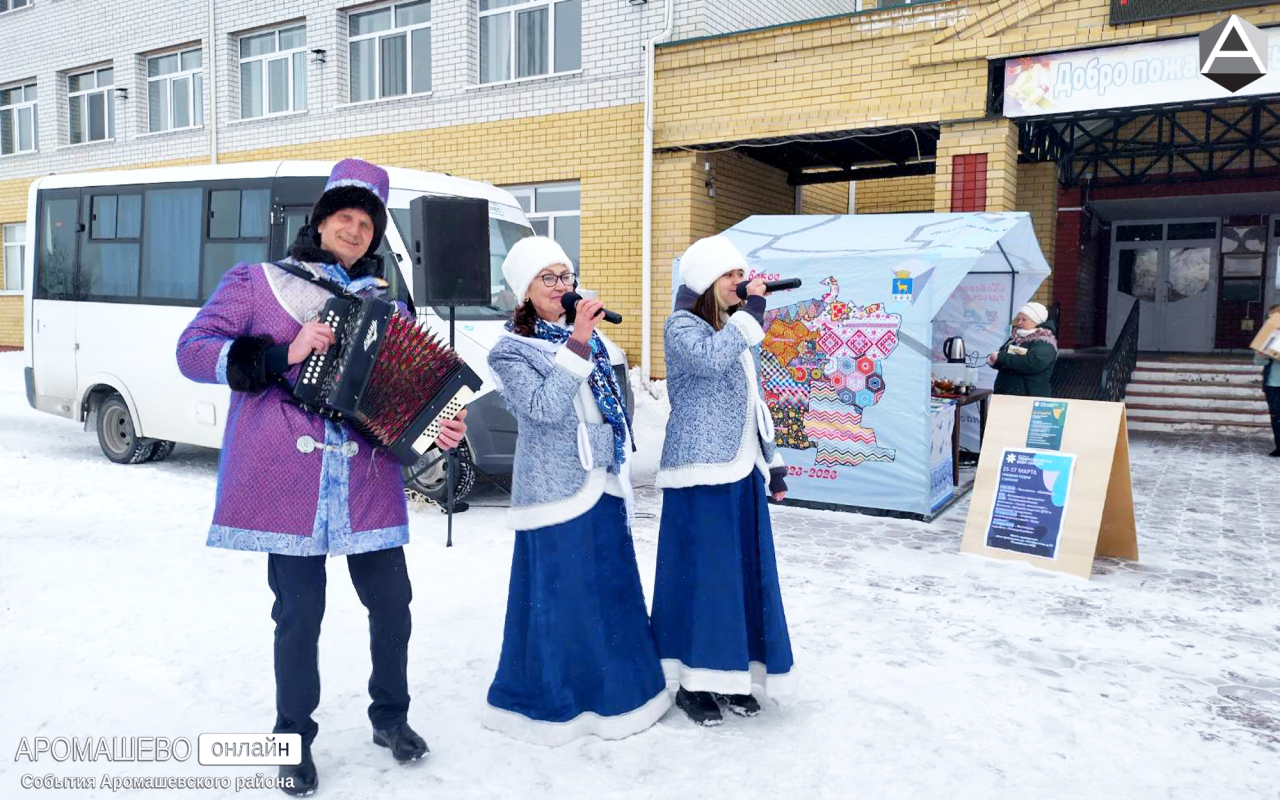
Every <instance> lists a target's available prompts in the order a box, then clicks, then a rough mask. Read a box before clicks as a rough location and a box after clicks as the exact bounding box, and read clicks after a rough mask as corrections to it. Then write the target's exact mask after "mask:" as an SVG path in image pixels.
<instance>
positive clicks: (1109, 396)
mask: <svg viewBox="0 0 1280 800" xmlns="http://www.w3.org/2000/svg"><path fill="white" fill-rule="evenodd" d="M1141 307H1142V301H1141V300H1138V299H1137V298H1134V301H1133V308H1132V309H1131V310H1130V311H1129V317H1128V319H1126V320H1125V321H1124V327H1123V328H1121V329H1120V336H1119V337H1118V338H1117V339H1116V343H1115V345H1114V346H1112V348H1111V352H1110V353H1108V354H1107V364H1106V366H1105V367H1103V368H1102V382H1101V385H1100V386H1099V387H1098V393H1099V395H1100V396H1099V397H1098V399H1099V400H1105V401H1107V402H1110V403H1118V402H1119V401H1121V400H1123V399H1124V392H1125V387H1127V386H1128V385H1129V379H1130V378H1132V377H1133V370H1134V368H1136V367H1137V366H1138V322H1139V320H1138V316H1139V309H1140V308H1141Z"/></svg>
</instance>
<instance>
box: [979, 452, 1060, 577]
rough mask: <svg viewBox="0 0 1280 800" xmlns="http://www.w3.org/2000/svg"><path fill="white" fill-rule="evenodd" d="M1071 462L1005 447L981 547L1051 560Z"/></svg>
mask: <svg viewBox="0 0 1280 800" xmlns="http://www.w3.org/2000/svg"><path fill="white" fill-rule="evenodd" d="M1075 466H1076V457H1075V456H1074V455H1064V454H1062V453H1041V452H1037V451H1035V450H1018V449H1015V448H1012V447H1006V448H1005V449H1004V452H1003V453H1001V455H1000V477H999V482H998V483H997V484H996V497H995V501H994V502H993V503H992V505H991V515H990V522H988V523H987V539H986V542H987V547H995V548H999V549H1001V550H1008V551H1010V552H1014V553H1026V554H1027V555H1033V556H1040V557H1041V558H1049V559H1056V558H1057V557H1058V537H1059V536H1060V535H1061V534H1062V520H1063V518H1064V517H1065V516H1066V513H1067V499H1068V498H1069V497H1070V494H1071V474H1072V472H1074V471H1075Z"/></svg>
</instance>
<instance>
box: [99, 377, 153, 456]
mask: <svg viewBox="0 0 1280 800" xmlns="http://www.w3.org/2000/svg"><path fill="white" fill-rule="evenodd" d="M98 444H99V445H101V446H102V452H103V453H104V454H105V455H106V457H107V458H109V459H111V460H112V461H114V462H116V463H117V464H141V463H142V462H144V461H146V460H147V459H148V458H151V454H152V452H153V451H154V450H155V446H156V442H155V440H154V439H144V438H142V437H140V436H138V435H137V434H136V433H134V430H133V417H132V416H130V415H129V406H127V405H125V402H124V398H123V397H121V396H120V395H118V394H113V395H111V396H109V397H108V398H107V399H105V400H103V401H102V405H101V406H99V407H98Z"/></svg>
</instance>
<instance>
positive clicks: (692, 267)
mask: <svg viewBox="0 0 1280 800" xmlns="http://www.w3.org/2000/svg"><path fill="white" fill-rule="evenodd" d="M735 269H740V270H742V271H743V272H746V270H747V259H746V257H744V256H743V255H742V251H740V250H738V248H737V247H736V246H735V245H734V243H733V242H731V241H729V238H728V237H727V236H724V235H722V234H717V235H715V236H708V237H707V238H705V239H699V240H698V241H696V242H694V243H693V244H691V245H689V249H688V250H685V251H684V255H682V256H680V280H681V281H682V282H684V285H685V286H688V287H689V288H690V289H692V290H693V291H694V292H696V293H698V294H702V293H703V292H705V291H707V290H708V289H710V288H711V285H712V284H714V283H715V282H716V281H718V280H720V276H721V275H724V274H725V273H726V272H732V271H733V270H735Z"/></svg>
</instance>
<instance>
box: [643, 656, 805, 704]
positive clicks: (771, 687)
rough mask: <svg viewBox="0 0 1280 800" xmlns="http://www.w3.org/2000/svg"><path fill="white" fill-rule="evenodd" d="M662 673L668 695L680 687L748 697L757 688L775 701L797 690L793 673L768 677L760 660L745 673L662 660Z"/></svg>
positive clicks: (688, 689) (677, 660)
mask: <svg viewBox="0 0 1280 800" xmlns="http://www.w3.org/2000/svg"><path fill="white" fill-rule="evenodd" d="M662 672H663V674H664V675H666V676H667V689H668V691H671V692H674V691H676V689H678V688H679V687H682V686H683V687H684V689H685V691H689V692H715V693H716V694H751V693H752V690H753V689H758V690H759V691H760V692H761V693H762V694H763V695H764V696H765V697H768V698H770V699H777V698H779V697H787V696H789V695H792V694H795V688H796V681H795V671H794V670H792V671H791V672H783V673H777V674H773V675H771V674H769V671H768V669H767V668H766V667H765V665H764V664H762V663H760V662H759V661H752V662H751V663H750V664H749V665H748V666H747V669H745V670H723V669H702V668H699V667H688V666H685V664H684V662H683V661H681V660H680V659H678V658H664V659H662Z"/></svg>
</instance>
